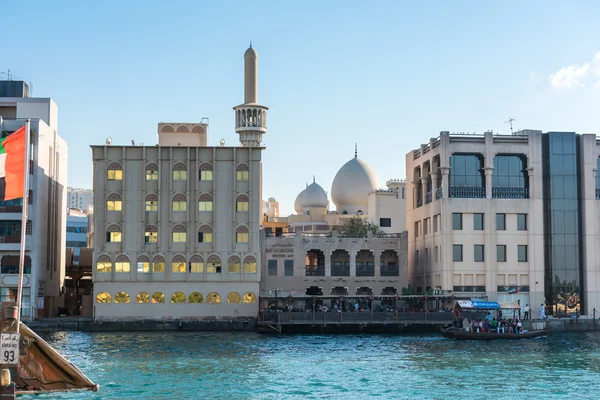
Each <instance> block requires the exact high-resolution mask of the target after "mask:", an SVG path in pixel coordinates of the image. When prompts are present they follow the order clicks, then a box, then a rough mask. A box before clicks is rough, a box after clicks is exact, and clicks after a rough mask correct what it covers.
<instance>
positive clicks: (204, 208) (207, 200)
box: [198, 193, 213, 212]
mask: <svg viewBox="0 0 600 400" xmlns="http://www.w3.org/2000/svg"><path fill="white" fill-rule="evenodd" d="M212 210H213V201H212V197H211V195H210V194H206V193H205V194H203V195H201V196H200V200H199V201H198V211H200V212H211V211H212Z"/></svg>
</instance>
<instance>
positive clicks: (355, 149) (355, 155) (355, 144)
mask: <svg viewBox="0 0 600 400" xmlns="http://www.w3.org/2000/svg"><path fill="white" fill-rule="evenodd" d="M354 158H358V143H354Z"/></svg>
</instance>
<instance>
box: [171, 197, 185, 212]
mask: <svg viewBox="0 0 600 400" xmlns="http://www.w3.org/2000/svg"><path fill="white" fill-rule="evenodd" d="M173 211H175V212H177V211H187V202H186V201H185V200H173Z"/></svg>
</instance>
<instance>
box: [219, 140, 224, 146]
mask: <svg viewBox="0 0 600 400" xmlns="http://www.w3.org/2000/svg"><path fill="white" fill-rule="evenodd" d="M219 146H221V147H223V146H225V139H221V141H220V142H219Z"/></svg>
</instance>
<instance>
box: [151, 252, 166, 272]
mask: <svg viewBox="0 0 600 400" xmlns="http://www.w3.org/2000/svg"><path fill="white" fill-rule="evenodd" d="M152 272H158V273H163V272H165V259H164V258H162V257H160V256H156V257H154V259H153V260H152Z"/></svg>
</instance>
